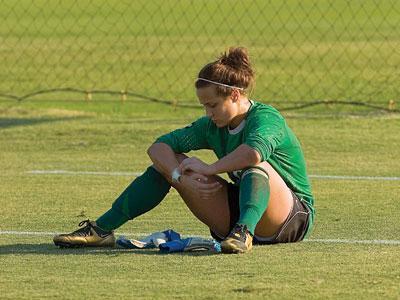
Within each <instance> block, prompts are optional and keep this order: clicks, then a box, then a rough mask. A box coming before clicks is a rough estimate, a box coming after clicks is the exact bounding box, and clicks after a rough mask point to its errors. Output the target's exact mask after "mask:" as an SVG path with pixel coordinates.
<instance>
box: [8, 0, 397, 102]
mask: <svg viewBox="0 0 400 300" xmlns="http://www.w3.org/2000/svg"><path fill="white" fill-rule="evenodd" d="M399 11H400V5H399V2H398V1H397V2H396V1H388V0H384V1H379V3H377V2H376V1H372V0H368V1H351V2H349V1H345V0H339V1H331V0H329V1H328V0H323V1H315V0H312V1H311V0H307V1H300V0H291V1H286V2H282V1H278V0H271V1H264V0H257V1H234V2H232V1H229V0H218V1H207V0H202V1H187V0H185V1H167V2H165V1H161V0H156V1H150V2H149V1H144V0H140V1H134V2H132V3H130V2H124V1H116V0H112V1H95V2H93V1H88V0H83V1H79V3H78V2H75V1H63V2H55V1H48V0H39V1H34V2H32V1H26V0H25V1H16V0H14V1H5V2H4V3H3V4H2V9H1V11H0V17H1V19H2V26H1V28H0V37H1V40H0V41H1V42H0V63H1V65H2V72H0V92H2V93H9V94H15V95H18V96H21V95H23V94H25V93H29V92H32V91H35V90H42V89H48V88H55V87H75V88H81V89H89V90H90V89H108V90H114V91H120V90H121V89H129V90H131V91H135V92H137V93H140V94H144V95H151V96H155V97H159V98H163V99H170V100H172V99H179V100H183V101H189V102H194V101H196V100H195V96H194V92H193V81H194V79H195V78H196V74H197V73H198V71H199V69H200V68H201V67H202V66H203V65H204V64H205V63H207V62H209V61H210V60H212V59H214V58H215V57H216V56H217V55H218V54H219V53H220V52H222V51H223V50H225V49H226V48H227V47H229V46H232V45H242V46H246V47H248V48H249V50H250V54H251V56H252V60H253V62H254V66H255V69H256V71H257V77H258V78H257V84H256V89H255V91H254V96H255V97H256V98H258V99H261V100H263V101H265V102H269V103H271V102H275V103H276V104H277V105H278V106H285V105H288V104H294V103H297V102H308V101H312V100H315V99H339V100H349V99H350V100H357V101H363V102H372V103H375V104H378V105H380V106H385V107H386V106H387V104H388V101H389V100H390V99H394V100H396V101H398V99H399V90H398V84H397V82H398V77H399V70H398V68H397V66H398V65H399V63H400V56H399V55H398V53H397V52H396V49H398V48H399V47H400V45H399V37H400V32H399V28H400V27H399V19H398V12H399ZM55 97H59V98H61V99H66V98H69V99H70V98H71V97H72V95H62V94H56V95H55V94H52V95H48V99H54V98H55ZM73 97H76V98H78V99H80V96H79V95H74V96H73Z"/></svg>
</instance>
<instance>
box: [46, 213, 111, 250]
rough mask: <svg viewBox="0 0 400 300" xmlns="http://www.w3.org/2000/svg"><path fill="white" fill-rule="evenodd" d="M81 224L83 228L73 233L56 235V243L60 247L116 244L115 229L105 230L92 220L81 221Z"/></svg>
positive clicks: (108, 245) (109, 245)
mask: <svg viewBox="0 0 400 300" xmlns="http://www.w3.org/2000/svg"><path fill="white" fill-rule="evenodd" d="M79 226H80V227H82V228H80V229H78V230H76V231H74V232H72V233H67V234H58V235H56V236H54V238H53V241H54V244H55V245H56V246H59V247H60V248H78V247H114V246H115V236H114V232H113V231H104V230H102V229H101V228H100V227H98V226H97V225H96V222H94V221H90V220H84V221H82V222H80V223H79Z"/></svg>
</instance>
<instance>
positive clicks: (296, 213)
mask: <svg viewBox="0 0 400 300" xmlns="http://www.w3.org/2000/svg"><path fill="white" fill-rule="evenodd" d="M292 195H293V207H292V210H291V211H290V213H289V216H288V217H287V218H286V220H285V222H284V223H283V225H282V227H281V228H280V229H279V230H278V231H277V232H276V233H275V234H274V235H273V236H271V237H267V238H266V237H258V236H256V235H255V236H254V238H253V244H254V245H266V244H277V243H293V242H298V241H301V240H302V239H303V238H304V236H305V235H306V233H307V230H308V225H309V224H308V222H309V216H310V210H309V208H308V207H307V205H306V204H305V203H304V202H302V201H301V200H300V199H299V198H298V197H297V196H296V194H295V193H293V192H292ZM228 201H229V211H230V230H231V229H232V228H233V227H234V226H235V225H236V222H237V221H238V220H239V215H240V208H239V187H238V186H236V185H233V184H231V183H228ZM210 232H211V236H212V237H213V238H214V239H216V240H217V241H221V240H223V238H222V237H220V236H218V235H217V234H216V233H214V232H213V231H211V230H210Z"/></svg>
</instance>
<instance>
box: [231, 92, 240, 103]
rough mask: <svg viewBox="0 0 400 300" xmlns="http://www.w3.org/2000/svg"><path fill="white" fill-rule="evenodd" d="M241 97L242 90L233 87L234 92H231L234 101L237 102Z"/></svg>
mask: <svg viewBox="0 0 400 300" xmlns="http://www.w3.org/2000/svg"><path fill="white" fill-rule="evenodd" d="M239 98H240V92H239V90H238V89H233V91H232V93H231V99H232V102H236V101H238V100H239Z"/></svg>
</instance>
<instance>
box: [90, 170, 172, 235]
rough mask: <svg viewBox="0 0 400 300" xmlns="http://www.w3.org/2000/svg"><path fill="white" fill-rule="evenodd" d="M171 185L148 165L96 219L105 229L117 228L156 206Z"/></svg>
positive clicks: (98, 224)
mask: <svg viewBox="0 0 400 300" xmlns="http://www.w3.org/2000/svg"><path fill="white" fill-rule="evenodd" d="M170 188H171V185H170V184H169V182H168V181H167V180H166V179H165V178H164V176H162V175H161V174H160V173H159V172H158V171H157V170H156V169H154V168H153V167H149V168H148V169H147V170H146V172H144V173H143V174H142V175H141V176H139V177H137V178H136V179H135V180H134V181H133V182H132V183H131V184H130V185H129V186H128V187H127V188H126V189H125V191H124V192H123V193H122V194H121V195H120V196H119V197H118V198H117V199H116V200H115V201H114V203H113V205H112V207H111V209H110V210H108V211H107V212H106V213H105V214H103V215H102V216H101V217H99V218H98V219H97V220H96V224H97V226H99V227H100V228H101V229H103V230H106V231H111V230H114V229H117V228H118V227H120V226H121V225H123V224H124V223H126V222H127V221H128V220H130V219H133V218H135V217H137V216H140V215H141V214H144V213H145V212H148V211H149V210H151V209H153V208H154V207H156V206H157V205H158V204H159V203H160V202H161V201H162V200H163V199H164V198H165V196H166V195H167V194H168V192H169V189H170Z"/></svg>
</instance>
